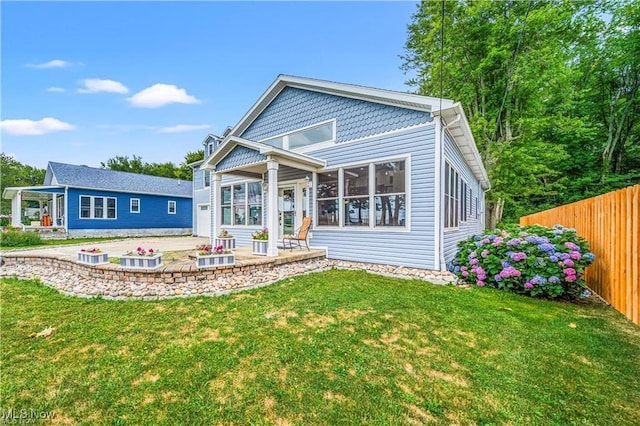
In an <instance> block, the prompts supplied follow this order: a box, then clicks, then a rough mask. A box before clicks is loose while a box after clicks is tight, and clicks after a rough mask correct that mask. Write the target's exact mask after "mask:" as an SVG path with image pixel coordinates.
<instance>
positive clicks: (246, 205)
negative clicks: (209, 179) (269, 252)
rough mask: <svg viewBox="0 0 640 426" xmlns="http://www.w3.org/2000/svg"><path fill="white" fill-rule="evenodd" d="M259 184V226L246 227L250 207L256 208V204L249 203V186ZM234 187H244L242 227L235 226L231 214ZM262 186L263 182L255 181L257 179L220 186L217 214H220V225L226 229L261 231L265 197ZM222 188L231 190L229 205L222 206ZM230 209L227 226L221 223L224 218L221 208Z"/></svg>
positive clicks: (232, 214)
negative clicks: (229, 220)
mask: <svg viewBox="0 0 640 426" xmlns="http://www.w3.org/2000/svg"><path fill="white" fill-rule="evenodd" d="M256 182H257V183H259V184H260V188H261V192H262V197H260V198H261V202H260V224H258V225H248V224H247V221H248V220H249V212H250V207H251V206H257V205H258V204H257V203H249V184H250V183H256ZM234 185H244V191H245V197H244V208H245V210H244V211H245V218H244V219H245V220H244V225H236V224H235V223H234V222H235V221H234V213H233V206H234V205H235V204H234V203H233V201H234V195H233V187H234ZM262 185H263V182H262V181H261V180H257V179H250V180H243V181H240V182H234V183H230V184H227V185H221V186H220V194H219V197H220V206H219V207H220V212H218V213H219V214H220V219H221V220H220V224H221V225H222V226H224V227H227V228H249V229H262V227H263V223H264V203H265V196H264V190H262ZM224 188H231V199H230V201H229V204H222V190H223V189H224ZM224 206H226V207H230V208H231V223H229V224H227V223H223V222H222V221H223V220H224V217H223V215H222V207H224Z"/></svg>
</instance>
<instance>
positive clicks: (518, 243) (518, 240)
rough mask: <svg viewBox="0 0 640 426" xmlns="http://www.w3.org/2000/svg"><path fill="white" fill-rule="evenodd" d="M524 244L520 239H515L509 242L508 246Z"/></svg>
mask: <svg viewBox="0 0 640 426" xmlns="http://www.w3.org/2000/svg"><path fill="white" fill-rule="evenodd" d="M520 244H522V240H521V239H520V238H514V239H512V240H509V241H507V245H508V246H512V247H513V246H519V245H520Z"/></svg>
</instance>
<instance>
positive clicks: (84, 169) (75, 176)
mask: <svg viewBox="0 0 640 426" xmlns="http://www.w3.org/2000/svg"><path fill="white" fill-rule="evenodd" d="M49 167H50V168H51V171H52V172H53V176H55V178H56V182H57V184H58V185H62V186H72V187H82V188H91V189H102V190H108V191H118V192H136V193H144V194H154V195H169V196H175V197H191V196H192V183H191V181H188V180H180V179H170V178H165V177H158V176H149V175H141V174H138V173H129V172H120V171H115V170H109V169H99V168H95V167H88V166H75V165H73V164H64V163H55V162H52V161H50V162H49ZM48 175H49V174H48V173H47V178H46V179H45V182H44V184H45V185H50V184H51V183H52V182H51V181H49V182H47V181H46V180H48V179H49V176H48Z"/></svg>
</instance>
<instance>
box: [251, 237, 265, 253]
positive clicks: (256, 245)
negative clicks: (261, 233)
mask: <svg viewBox="0 0 640 426" xmlns="http://www.w3.org/2000/svg"><path fill="white" fill-rule="evenodd" d="M252 241H253V254H257V255H259V256H266V255H267V247H268V246H269V241H268V240H252Z"/></svg>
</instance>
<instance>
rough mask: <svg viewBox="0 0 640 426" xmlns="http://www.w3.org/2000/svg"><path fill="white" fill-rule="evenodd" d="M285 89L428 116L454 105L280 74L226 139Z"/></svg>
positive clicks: (445, 101)
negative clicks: (417, 112) (412, 111)
mask: <svg viewBox="0 0 640 426" xmlns="http://www.w3.org/2000/svg"><path fill="white" fill-rule="evenodd" d="M287 86H289V87H297V88H301V89H306V90H311V91H315V92H321V93H326V94H330V95H336V96H342V97H347V98H353V99H359V100H364V101H369V102H374V103H378V104H385V105H391V106H395V107H400V108H408V109H414V110H419V111H425V112H432V111H433V110H436V109H438V108H440V103H441V102H442V106H443V107H444V108H449V107H451V106H453V105H454V102H453V101H452V100H451V99H440V98H434V97H430V96H422V95H416V94H413V93H404V92H397V91H393V90H386V89H377V88H373V87H366V86H357V85H353V84H346V83H337V82H332V81H326V80H317V79H313V78H306V77H295V76H289V75H283V74H280V75H279V76H278V77H277V78H276V79H275V81H274V82H273V83H271V85H270V86H269V87H268V88H267V90H266V91H265V92H264V93H263V94H262V96H260V98H258V100H257V101H256V102H255V103H254V104H253V106H251V108H250V109H249V111H247V113H246V114H245V115H244V116H243V117H242V118H241V119H240V121H238V123H237V124H236V125H235V126H234V127H233V130H232V131H231V132H230V133H229V136H228V137H230V136H239V133H241V132H243V131H244V130H246V129H247V128H248V127H249V126H250V125H251V123H252V122H253V120H255V119H256V117H257V116H258V115H260V113H262V111H264V109H265V108H266V107H267V106H268V105H269V104H270V103H271V101H272V100H273V99H275V97H276V96H277V95H278V94H279V93H280V92H281V91H282V90H283V89H284V88H285V87H287Z"/></svg>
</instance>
